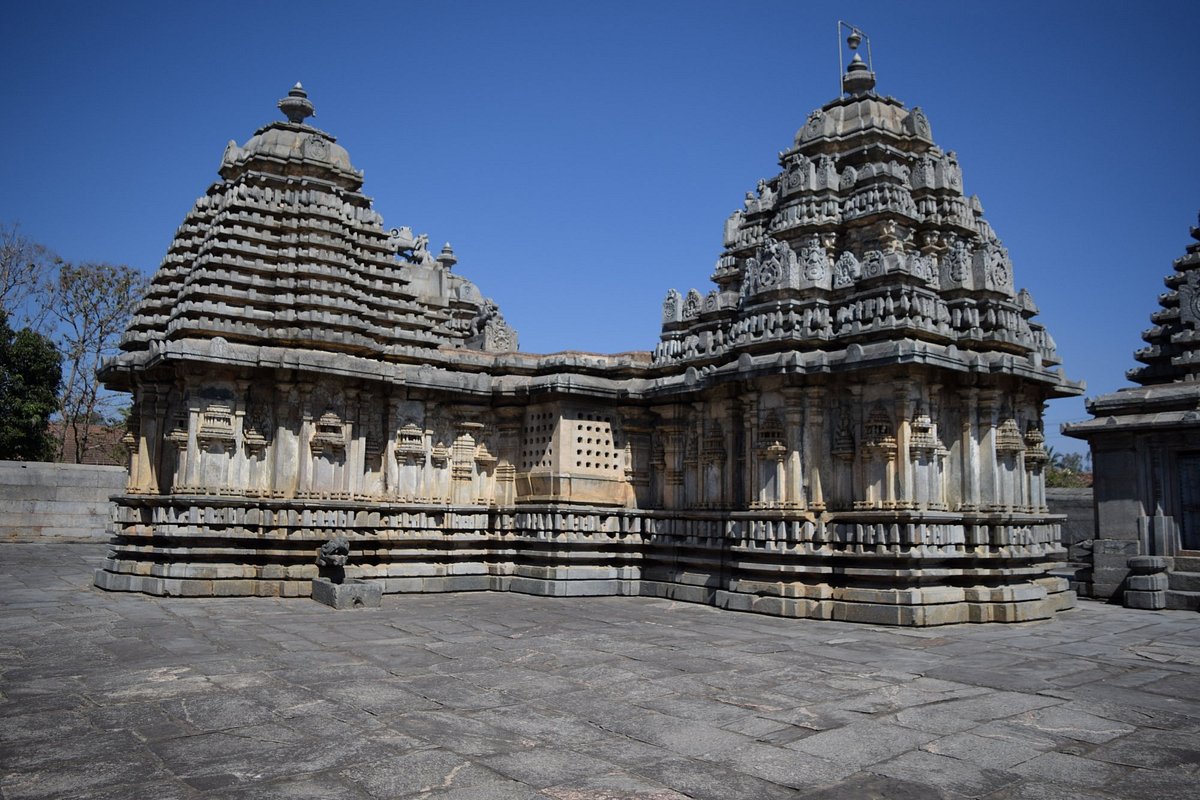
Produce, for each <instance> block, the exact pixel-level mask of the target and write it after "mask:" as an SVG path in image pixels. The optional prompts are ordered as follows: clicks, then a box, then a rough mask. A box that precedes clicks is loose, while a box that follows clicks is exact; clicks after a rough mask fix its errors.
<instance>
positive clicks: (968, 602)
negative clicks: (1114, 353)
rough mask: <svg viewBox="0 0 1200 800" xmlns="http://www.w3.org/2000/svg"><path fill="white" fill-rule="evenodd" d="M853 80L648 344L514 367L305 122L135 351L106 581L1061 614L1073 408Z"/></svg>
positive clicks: (968, 230) (269, 144)
mask: <svg viewBox="0 0 1200 800" xmlns="http://www.w3.org/2000/svg"><path fill="white" fill-rule="evenodd" d="M861 71H862V70H861V63H860V62H856V65H855V66H854V67H853V72H851V73H848V74H847V76H846V83H845V89H846V93H845V94H844V95H843V96H842V97H839V98H838V99H836V100H834V101H832V102H830V103H827V104H826V105H825V106H823V107H822V108H821V109H819V110H817V111H815V112H814V113H813V114H812V115H811V116H810V117H809V119H808V121H807V122H806V123H805V125H804V126H803V127H802V128H801V130H800V131H799V132H798V133H797V135H796V137H795V139H794V141H793V143H792V145H791V146H790V147H789V148H788V149H787V150H786V151H784V152H783V153H782V154H781V156H780V161H779V164H780V168H781V170H782V171H781V172H780V173H778V174H777V175H775V176H774V177H772V178H769V179H764V180H761V181H759V182H758V184H757V187H756V189H755V191H753V192H748V193H747V196H746V199H745V202H744V203H743V208H741V209H739V210H738V211H737V212H735V214H734V215H733V216H732V217H731V218H730V220H729V222H728V223H727V224H726V229H725V242H724V244H725V248H724V251H723V252H722V254H721V255H720V257H719V260H718V262H717V267H716V271H715V272H714V274H713V276H712V278H713V281H714V282H715V285H716V286H715V288H714V289H712V290H711V291H709V292H708V293H707V294H702V293H701V292H699V291H698V290H695V289H693V290H691V291H689V292H688V293H687V294H686V296H684V295H681V294H680V293H679V292H677V291H675V290H671V292H669V293H668V296H667V300H666V302H665V303H664V306H663V327H662V336H661V341H660V342H659V344H658V346H657V347H656V348H655V350H654V352H653V353H633V354H622V355H617V356H601V355H592V354H581V353H566V354H555V355H548V356H538V355H528V354H523V353H518V352H516V339H515V335H514V334H513V333H512V331H511V329H509V328H508V327H507V325H506V324H504V322H503V319H502V317H500V315H499V312H498V310H497V309H496V308H495V306H494V305H493V304H492V303H490V302H489V301H487V300H484V299H483V298H482V296H481V295H480V294H479V292H478V290H477V289H476V288H475V287H474V285H473V284H470V283H469V282H467V281H465V279H463V278H460V277H459V276H458V275H457V274H454V273H452V272H451V267H453V266H455V264H456V263H457V258H456V257H455V255H454V253H453V251H452V250H451V249H450V248H449V246H447V247H445V248H443V250H442V251H441V253H440V255H439V256H437V257H436V258H434V257H433V256H431V255H430V252H429V250H428V242H427V238H426V237H420V236H414V235H413V233H412V232H411V231H410V230H409V229H407V228H399V229H394V230H392V232H391V233H390V234H389V233H387V232H385V228H384V227H383V225H382V221H381V220H380V219H379V215H378V214H377V213H376V212H375V211H374V210H372V209H371V207H370V202H369V201H368V199H367V198H366V197H365V196H364V195H363V194H362V193H361V191H360V190H361V187H362V174H361V173H360V172H358V171H357V170H355V169H354V168H353V167H352V166H351V163H350V160H349V156H348V155H347V153H346V151H345V150H344V149H343V148H342V147H341V146H340V145H338V144H336V142H335V140H334V138H333V137H332V136H330V135H328V134H326V133H324V132H322V131H319V130H317V129H315V128H312V127H310V126H308V125H307V124H306V123H305V122H304V119H306V116H305V115H306V114H307V113H309V112H310V111H311V104H310V103H309V101H308V100H307V98H306V97H305V96H304V93H303V90H301V89H299V88H297V89H294V90H293V92H292V93H291V94H290V95H289V97H288V98H285V100H284V101H281V102H282V105H281V108H282V109H283V110H284V111H285V114H287V115H288V121H287V122H276V123H273V124H270V125H267V126H265V127H263V128H261V129H260V130H259V131H258V132H256V133H255V135H254V136H253V137H252V138H251V139H250V140H249V141H247V142H246V144H245V145H243V146H240V147H239V146H238V145H236V144H232V143H231V145H230V146H229V147H228V148H227V150H226V154H225V157H224V159H223V161H222V165H221V170H220V174H221V178H222V180H221V181H220V182H218V183H216V184H214V186H213V187H212V188H211V189H210V190H209V191H208V193H207V194H206V195H205V196H204V197H203V198H201V199H200V200H199V201H198V202H197V204H196V207H195V208H194V209H193V211H192V213H191V214H190V215H189V216H188V218H187V219H186V220H185V222H184V225H183V227H182V228H181V229H180V231H179V233H178V235H177V237H176V239H175V242H174V243H173V244H172V246H171V249H170V251H169V253H168V256H167V259H166V260H165V261H164V263H163V266H162V267H161V269H160V270H159V273H158V274H157V275H156V276H155V279H154V282H153V286H152V289H151V292H150V295H149V296H148V298H147V299H146V302H145V303H144V304H143V306H142V308H141V310H140V312H139V314H138V316H137V318H136V319H135V321H134V322H133V324H132V325H131V327H130V330H129V333H128V334H127V336H126V338H125V341H124V344H123V347H124V352H123V353H122V354H121V355H120V356H119V357H118V358H117V359H115V360H114V361H113V362H111V363H109V364H108V365H106V367H105V370H104V376H105V379H106V381H107V382H108V385H109V386H110V387H111V388H114V389H124V390H128V391H132V392H134V394H135V408H136V414H135V416H134V419H133V421H132V429H131V435H130V437H129V440H130V442H131V468H130V481H129V487H128V490H127V492H126V494H125V495H124V496H123V497H121V498H120V500H119V507H118V512H117V523H116V524H117V533H118V535H117V538H116V540H115V542H114V546H113V556H112V558H111V559H110V560H109V561H107V562H106V564H105V566H104V569H103V571H102V572H101V574H99V575H98V576H97V578H96V584H97V585H98V586H100V587H102V588H108V589H121V590H133V591H144V592H149V593H155V594H178V595H186V596H192V595H232V594H256V595H267V596H292V595H300V594H306V593H308V591H309V589H308V586H310V585H311V584H310V582H311V581H312V579H313V578H314V577H316V575H315V572H316V567H315V566H313V565H312V564H311V561H310V560H309V559H307V558H306V555H307V554H308V553H311V552H312V549H313V548H314V547H315V546H316V544H318V543H320V542H323V541H326V540H328V539H329V538H331V537H334V536H343V537H346V538H347V539H348V540H349V542H350V544H351V546H352V547H353V550H354V553H355V558H354V562H353V564H352V565H350V566H348V567H346V570H347V575H348V576H350V577H353V578H358V579H363V580H369V581H372V582H374V583H375V584H376V585H379V586H380V587H382V589H383V591H385V592H415V591H428V592H439V591H471V590H492V591H512V592H521V593H530V594H541V595H550V596H558V597H568V596H583V595H611V594H629V595H637V594H641V595H648V596H654V597H666V598H671V599H674V600H680V601H685V602H696V603H707V604H712V605H718V606H721V607H725V608H730V609H738V610H744V611H752V612H756V613H761V614H768V615H776V616H788V617H809V618H815V619H837V620H853V621H859V622H866V623H877V624H889V625H906V626H929V625H946V624H953V623H958V622H965V621H972V622H993V621H999V622H1018V621H1025V620H1031V619H1042V618H1046V617H1049V616H1051V615H1052V614H1054V613H1055V612H1056V611H1058V610H1061V609H1062V608H1066V607H1069V606H1070V605H1071V604H1072V602H1073V601H1072V599H1071V597H1072V595H1071V593H1070V591H1069V589H1068V587H1067V585H1066V583H1065V582H1062V581H1046V580H1043V578H1044V577H1045V575H1046V574H1047V572H1048V571H1049V570H1050V569H1052V568H1053V567H1054V566H1055V564H1057V563H1058V562H1059V561H1060V560H1061V559H1062V558H1063V556H1064V550H1063V548H1062V546H1061V543H1060V536H1059V528H1058V526H1059V523H1060V521H1061V517H1059V516H1058V515H1055V514H1053V513H1051V512H1050V510H1049V508H1048V506H1047V504H1046V495H1045V485H1044V484H1045V481H1044V476H1043V474H1042V471H1043V467H1044V465H1045V462H1046V451H1045V448H1044V446H1043V435H1042V431H1041V425H1042V406H1043V403H1044V402H1045V401H1046V400H1048V399H1050V398H1053V397H1059V396H1064V395H1070V394H1075V393H1078V391H1079V387H1078V385H1076V384H1074V383H1071V382H1070V381H1068V380H1067V379H1066V378H1065V377H1064V375H1063V373H1062V371H1061V370H1058V369H1056V368H1055V367H1056V366H1057V364H1058V363H1059V361H1058V358H1057V356H1056V354H1055V351H1054V345H1053V341H1052V340H1051V339H1050V337H1049V335H1048V334H1047V333H1046V331H1045V330H1044V329H1043V328H1042V326H1041V325H1040V324H1038V323H1037V322H1036V321H1035V319H1034V318H1035V316H1036V313H1037V309H1036V306H1035V305H1034V303H1033V300H1032V298H1031V297H1030V296H1029V294H1028V293H1027V292H1025V291H1024V290H1020V291H1018V290H1017V289H1016V285H1015V284H1014V283H1013V274H1012V265H1011V263H1010V261H1009V258H1008V254H1007V251H1006V250H1005V249H1004V248H1003V246H1002V245H1001V243H1000V241H999V239H998V238H997V237H996V235H995V233H994V232H993V231H992V229H991V227H990V225H989V224H988V223H987V222H986V221H985V220H984V218H983V215H982V213H983V212H982V206H981V205H980V204H979V202H978V200H977V199H976V198H974V197H973V196H967V195H965V194H964V193H963V178H962V172H961V169H960V167H959V164H958V161H957V157H956V156H955V154H954V153H953V152H952V151H946V150H943V149H942V148H940V147H939V146H937V145H935V144H934V143H933V140H932V137H931V132H930V128H929V122H928V119H927V118H926V117H925V115H924V113H923V112H922V111H920V109H917V108H913V109H908V108H906V107H905V106H904V105H903V104H901V103H900V102H899V101H897V100H895V99H893V98H890V97H884V96H881V95H878V94H876V93H875V92H874V91H873V88H872V87H873V86H874V77H873V76H871V77H870V79H869V80H868V79H866V76H864V75H862V74H859V73H861Z"/></svg>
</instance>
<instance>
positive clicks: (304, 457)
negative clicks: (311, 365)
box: [296, 381, 315, 495]
mask: <svg viewBox="0 0 1200 800" xmlns="http://www.w3.org/2000/svg"><path fill="white" fill-rule="evenodd" d="M312 388H313V385H312V384H311V383H308V382H305V381H301V382H299V383H297V384H296V399H297V401H298V407H299V411H300V432H299V434H298V437H297V439H298V441H297V451H298V455H299V458H298V459H297V465H296V491H297V493H299V494H302V495H303V494H308V493H310V492H311V491H312V490H313V452H312V439H313V433H314V428H315V425H314V420H313V409H312Z"/></svg>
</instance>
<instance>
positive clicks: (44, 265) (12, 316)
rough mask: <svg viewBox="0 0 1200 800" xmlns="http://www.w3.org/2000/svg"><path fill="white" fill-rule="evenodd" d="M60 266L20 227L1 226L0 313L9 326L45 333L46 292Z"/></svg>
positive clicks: (3, 224) (5, 224)
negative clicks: (24, 233)
mask: <svg viewBox="0 0 1200 800" xmlns="http://www.w3.org/2000/svg"><path fill="white" fill-rule="evenodd" d="M58 263H59V261H58V259H57V258H56V257H55V256H54V254H53V253H51V252H50V251H49V250H47V249H46V248H45V247H43V246H42V245H40V244H38V243H37V242H34V241H31V240H30V239H28V238H27V237H26V236H24V235H23V234H22V233H21V230H20V228H19V227H18V226H16V225H13V224H8V223H0V310H3V311H5V312H6V313H7V315H8V322H9V324H14V325H21V326H22V327H26V328H30V329H32V330H35V331H39V332H40V331H41V328H42V325H43V323H44V322H45V320H46V315H47V311H48V309H49V304H48V303H46V302H44V301H45V293H46V290H47V289H48V288H49V286H50V281H51V278H52V275H53V273H54V269H55V267H56V266H57V265H58Z"/></svg>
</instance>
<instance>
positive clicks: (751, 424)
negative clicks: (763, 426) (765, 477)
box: [740, 391, 759, 508]
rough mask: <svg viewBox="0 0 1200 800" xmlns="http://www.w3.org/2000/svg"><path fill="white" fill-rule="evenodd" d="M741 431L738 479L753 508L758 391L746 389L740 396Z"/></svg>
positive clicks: (756, 494)
mask: <svg viewBox="0 0 1200 800" xmlns="http://www.w3.org/2000/svg"><path fill="white" fill-rule="evenodd" d="M742 432H743V447H742V463H743V464H745V469H744V470H743V474H742V476H741V478H740V480H741V481H742V482H743V485H744V486H745V494H746V497H747V498H748V499H749V501H750V507H751V508H753V507H756V506H757V505H758V504H759V497H758V492H759V485H758V456H757V453H756V451H755V448H756V447H757V446H758V392H754V391H748V392H746V394H745V396H744V397H743V398H742Z"/></svg>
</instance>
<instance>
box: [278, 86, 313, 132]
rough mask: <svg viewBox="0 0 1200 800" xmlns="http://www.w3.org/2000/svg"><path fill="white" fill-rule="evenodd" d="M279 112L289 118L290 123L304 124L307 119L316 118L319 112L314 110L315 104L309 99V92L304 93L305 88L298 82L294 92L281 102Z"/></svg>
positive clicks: (289, 93) (293, 88) (293, 89)
mask: <svg viewBox="0 0 1200 800" xmlns="http://www.w3.org/2000/svg"><path fill="white" fill-rule="evenodd" d="M278 105H279V110H280V111H282V112H283V115H284V116H285V117H287V118H288V122H296V123H303V122H304V120H305V118H307V117H315V116H316V115H317V112H316V111H314V110H313V104H312V102H311V101H310V100H309V99H308V92H306V91H304V87H303V86H301V85H300V82H299V81H297V82H296V85H295V86H293V87H292V90H291V91H290V92H288V93H287V97H285V98H283V99H282V100H280V101H279V103H278Z"/></svg>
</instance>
